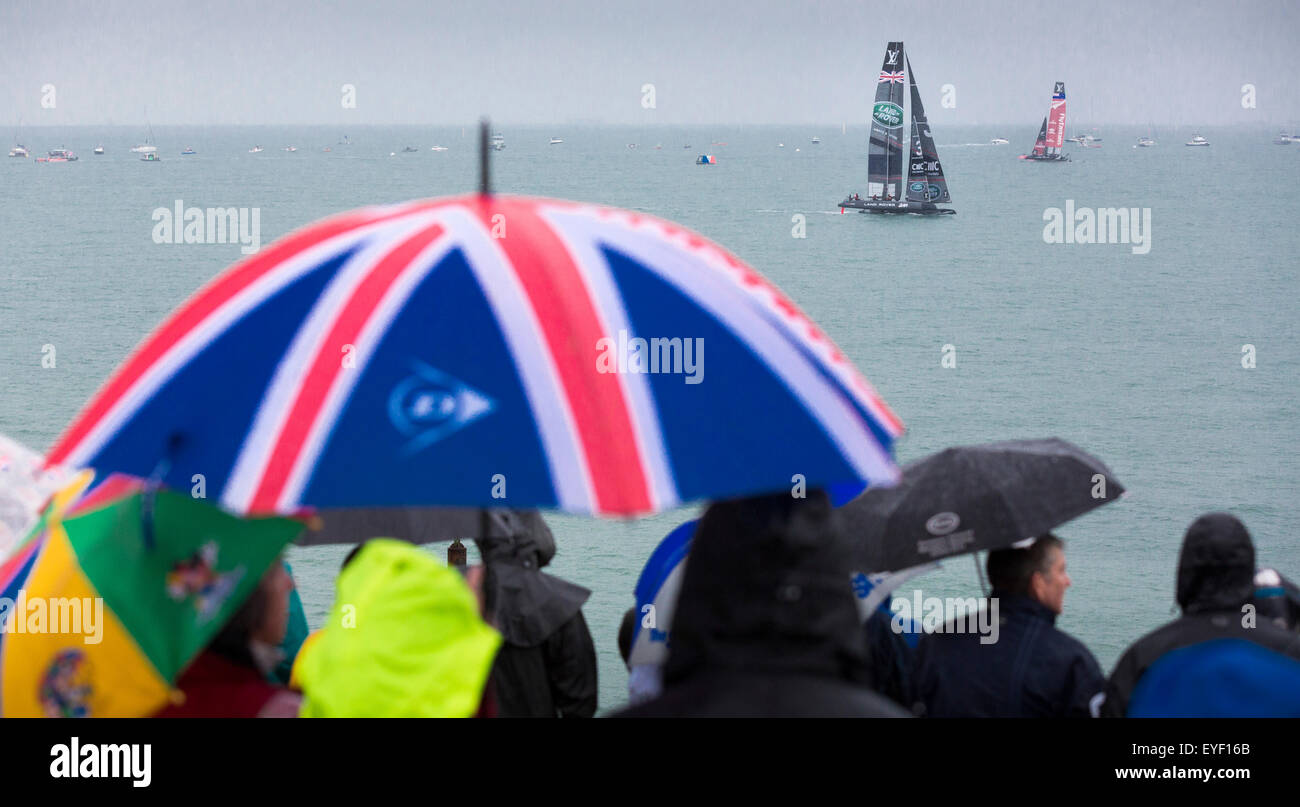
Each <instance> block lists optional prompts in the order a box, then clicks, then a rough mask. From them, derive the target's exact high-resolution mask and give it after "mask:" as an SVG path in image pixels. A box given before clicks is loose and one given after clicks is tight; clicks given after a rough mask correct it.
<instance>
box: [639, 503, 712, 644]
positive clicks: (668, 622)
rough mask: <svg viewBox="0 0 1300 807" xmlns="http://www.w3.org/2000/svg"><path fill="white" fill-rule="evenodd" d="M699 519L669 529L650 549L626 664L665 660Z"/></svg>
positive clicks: (643, 571)
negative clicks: (670, 530) (630, 649)
mask: <svg viewBox="0 0 1300 807" xmlns="http://www.w3.org/2000/svg"><path fill="white" fill-rule="evenodd" d="M699 523H700V522H699V519H691V520H690V521H688V522H686V523H685V524H682V525H679V526H678V527H677V528H676V529H674V530H673V531H672V532H670V533H668V535H667V537H665V538H664V539H663V540H662V541H660V542H659V546H657V547H655V551H654V552H652V553H650V558H649V559H648V560H647V561H646V564H645V567H644V568H643V569H642V570H641V576H640V577H639V578H637V581H636V589H635V594H636V622H635V624H634V627H633V633H632V651H631V653H630V655H629V656H628V664H629V665H630V666H633V667H636V666H639V665H642V664H653V665H659V666H662V665H663V664H664V663H665V662H667V661H668V640H669V637H670V635H671V633H672V624H673V612H674V611H675V610H676V609H677V593H678V592H679V591H681V588H682V576H683V575H684V574H685V573H686V558H687V556H688V555H690V552H691V541H692V540H694V538H695V528H696V527H698V526H699Z"/></svg>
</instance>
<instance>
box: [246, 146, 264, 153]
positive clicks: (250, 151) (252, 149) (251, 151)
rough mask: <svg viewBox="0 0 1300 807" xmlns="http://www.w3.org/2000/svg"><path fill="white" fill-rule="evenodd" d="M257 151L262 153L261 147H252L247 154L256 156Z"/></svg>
mask: <svg viewBox="0 0 1300 807" xmlns="http://www.w3.org/2000/svg"><path fill="white" fill-rule="evenodd" d="M259 151H262V147H261V146H253V147H252V148H251V149H249V150H248V153H249V154H257V153H258V152H259Z"/></svg>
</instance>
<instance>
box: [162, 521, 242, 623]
mask: <svg viewBox="0 0 1300 807" xmlns="http://www.w3.org/2000/svg"><path fill="white" fill-rule="evenodd" d="M217 551H218V550H217V544H216V542H215V541H209V542H207V543H206V544H204V545H203V546H202V547H200V548H199V550H198V551H197V552H195V553H194V554H193V555H190V556H189V557H188V558H185V559H183V560H178V561H176V562H175V563H174V564H172V568H171V571H169V572H167V596H169V597H171V598H172V599H173V600H174V601H176V602H184V601H185V600H187V599H189V598H193V599H194V610H196V611H198V614H199V624H200V625H201V624H203V623H204V622H207V621H208V620H209V619H211V618H212V617H213V616H215V615H216V614H217V612H218V611H220V610H221V606H223V605H224V604H225V602H226V600H227V599H229V598H230V595H231V594H232V593H234V590H235V586H237V585H239V581H240V580H242V579H243V577H244V567H243V566H240V567H238V568H236V569H233V570H231V571H229V572H226V573H225V574H217V570H216V565H217Z"/></svg>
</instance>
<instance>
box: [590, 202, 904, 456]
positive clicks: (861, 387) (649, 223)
mask: <svg viewBox="0 0 1300 807" xmlns="http://www.w3.org/2000/svg"><path fill="white" fill-rule="evenodd" d="M579 209H580V210H581V211H582V212H583V213H584V214H585V215H587V216H589V217H590V218H591V219H592V220H593V221H598V222H618V223H621V224H622V225H623V226H624V227H626V228H627V229H628V230H632V231H636V232H642V233H649V234H651V235H652V236H653V237H655V238H661V239H665V240H667V241H670V242H672V243H673V244H675V245H677V246H679V247H681V248H682V249H685V250H688V251H690V252H693V253H695V254H696V255H698V256H699V257H700V258H701V259H702V260H703V261H704V262H705V263H706V264H707V265H708V266H709V267H710V268H711V269H713V270H714V271H716V272H720V273H722V274H724V275H726V276H727V277H729V278H730V279H731V280H732V281H733V282H734V283H735V284H736V285H737V286H739V288H741V289H742V290H744V291H745V292H746V293H748V294H749V296H750V297H751V298H752V299H753V300H754V301H755V302H756V303H757V304H759V305H761V306H763V307H764V308H765V309H766V310H767V311H768V312H769V313H770V314H771V315H772V316H773V317H775V318H777V319H778V320H780V321H781V322H782V323H783V324H784V326H785V327H786V329H787V330H788V332H789V334H790V336H791V338H794V339H797V340H798V341H799V342H800V343H801V344H803V345H804V346H805V347H806V348H807V349H808V350H809V351H811V352H812V353H813V354H814V355H816V356H818V357H819V358H820V359H821V360H822V362H823V364H824V366H825V367H826V369H827V370H829V371H830V372H831V374H832V375H834V376H835V377H836V378H837V379H839V381H840V383H841V384H843V385H844V387H845V389H847V390H848V391H849V392H850V393H851V394H852V395H853V396H854V399H855V400H856V401H857V402H858V403H859V404H860V405H861V406H862V407H863V408H865V409H866V410H867V412H869V413H870V414H871V417H872V419H873V420H874V421H875V422H876V423H877V424H879V425H880V427H881V428H882V429H883V430H884V431H885V432H886V433H888V434H889V435H890V436H891V437H897V436H898V435H900V434H902V432H903V428H902V424H901V423H899V422H898V418H897V416H895V415H894V414H893V412H890V411H889V410H888V409H887V408H886V407H885V405H884V402H883V401H882V400H881V398H880V396H879V394H878V393H877V392H876V390H875V388H874V387H872V386H871V382H869V381H868V380H867V379H866V378H865V377H864V376H863V375H862V374H861V373H859V372H858V371H857V369H856V368H855V367H854V366H853V365H852V363H851V362H849V361H848V359H847V358H846V357H845V356H844V355H843V353H841V352H840V350H839V349H838V348H837V347H836V346H835V344H834V343H833V342H832V341H831V340H830V338H829V337H827V336H826V335H825V334H823V333H822V332H821V330H820V329H819V328H818V327H817V325H816V323H814V322H812V320H810V319H808V318H807V317H806V316H804V315H803V314H802V313H800V312H798V311H797V309H796V308H794V304H793V302H792V301H790V300H788V299H786V298H785V297H784V295H783V294H782V293H781V291H780V289H778V288H776V286H774V285H772V284H771V283H770V282H768V281H767V279H766V278H764V277H763V276H761V275H759V274H758V273H757V272H755V271H754V270H753V269H751V268H749V267H748V266H746V265H744V264H743V263H741V262H739V261H738V260H737V259H735V258H732V257H731V256H730V255H728V254H727V253H726V252H724V251H723V250H722V249H721V248H719V247H717V246H715V245H713V244H710V243H707V242H704V241H703V239H701V238H700V237H699V236H697V235H695V234H694V233H691V232H689V231H687V230H684V229H682V228H680V227H677V226H675V225H673V224H672V223H670V222H666V221H664V220H662V219H657V218H653V217H650V216H637V215H634V214H632V213H629V212H627V211H624V210H616V209H611V208H596V207H592V206H589V205H586V206H581V207H580V208H579ZM791 310H793V311H794V313H793V314H792V313H791Z"/></svg>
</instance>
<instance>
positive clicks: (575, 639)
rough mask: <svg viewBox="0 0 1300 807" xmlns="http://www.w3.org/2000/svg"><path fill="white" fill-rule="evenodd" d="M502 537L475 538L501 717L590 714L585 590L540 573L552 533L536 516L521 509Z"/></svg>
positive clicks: (593, 691) (591, 668) (591, 654)
mask: <svg viewBox="0 0 1300 807" xmlns="http://www.w3.org/2000/svg"><path fill="white" fill-rule="evenodd" d="M519 515H520V519H521V523H522V525H523V528H522V529H519V530H517V531H516V534H514V535H512V536H511V537H508V538H500V537H492V538H479V539H476V540H475V543H476V544H477V545H478V549H479V554H480V556H481V557H482V559H483V563H484V569H485V571H484V575H483V589H484V601H485V602H484V610H485V611H486V613H487V614H488V615H489V617H490V619H489V621H490V622H491V623H492V624H493V626H495V627H496V629H497V630H498V631H500V633H501V636H502V639H503V642H502V645H501V650H500V652H499V653H498V654H497V658H496V663H495V664H494V665H493V668H492V679H491V681H492V688H493V689H492V691H493V693H494V695H495V698H496V705H497V714H498V715H499V716H500V717H591V716H593V715H594V714H595V713H596V696H597V688H596V645H595V643H594V642H593V641H592V638H591V631H590V630H588V628H587V621H586V619H584V618H583V615H582V605H583V603H585V602H586V601H587V598H588V597H590V596H591V592H590V591H589V590H587V589H585V588H583V587H582V586H577V585H574V584H573V583H570V582H568V581H566V580H561V579H560V578H558V577H553V576H551V575H549V574H546V573H545V572H543V571H541V569H542V567H544V566H546V565H547V564H548V563H550V562H551V558H553V557H555V538H554V537H553V536H552V535H551V530H550V528H549V527H547V526H546V522H545V521H544V520H543V519H542V517H541V515H540V514H538V513H535V512H529V513H521V514H519Z"/></svg>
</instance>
